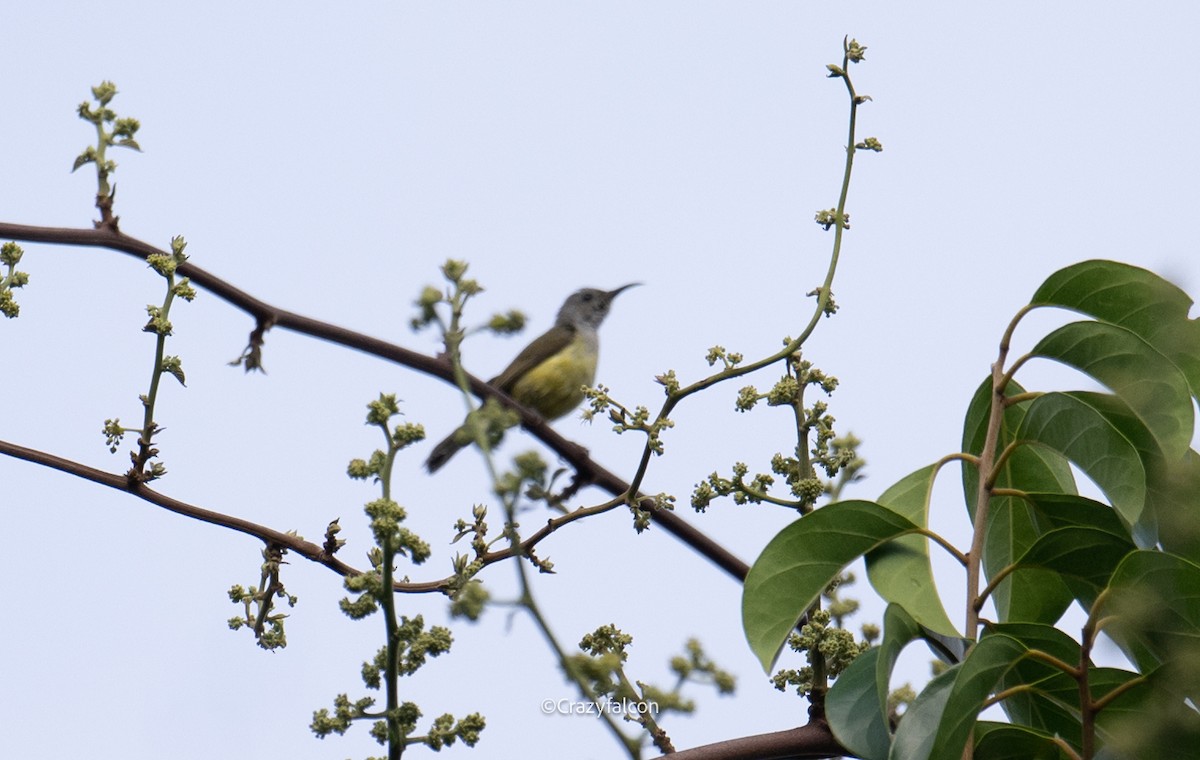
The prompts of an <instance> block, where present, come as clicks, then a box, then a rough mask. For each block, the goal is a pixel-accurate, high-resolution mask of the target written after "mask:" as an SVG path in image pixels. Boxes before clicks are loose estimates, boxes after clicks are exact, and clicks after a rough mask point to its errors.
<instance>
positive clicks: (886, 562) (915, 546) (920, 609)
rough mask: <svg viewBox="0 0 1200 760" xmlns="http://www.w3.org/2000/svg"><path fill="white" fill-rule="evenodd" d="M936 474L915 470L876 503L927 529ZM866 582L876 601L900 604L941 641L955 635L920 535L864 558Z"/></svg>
mask: <svg viewBox="0 0 1200 760" xmlns="http://www.w3.org/2000/svg"><path fill="white" fill-rule="evenodd" d="M935 475H936V470H935V467H934V466H933V465H930V466H928V467H924V468H922V469H920V470H917V471H916V472H914V473H912V474H910V475H908V476H907V477H905V478H903V479H902V480H900V481H899V482H898V483H896V484H895V485H893V486H892V487H891V488H889V489H888V490H887V491H885V492H884V493H883V495H881V496H880V497H879V503H880V504H882V505H883V506H885V507H887V508H888V509H890V510H892V511H893V512H896V513H897V514H900V515H903V516H904V517H906V518H908V520H909V521H911V522H912V523H913V524H915V525H920V526H927V525H928V524H929V499H930V496H931V494H932V491H933V481H934V476H935ZM938 550H939V551H941V549H940V548H939V549H938ZM867 577H868V578H869V579H870V581H871V585H872V586H873V587H874V588H875V590H876V591H877V592H878V593H879V595H880V596H881V597H883V598H884V599H885V600H887V601H889V602H893V603H895V604H899V605H900V606H901V607H903V608H904V609H905V610H907V611H908V612H909V614H911V615H912V616H913V617H914V618H915V619H916V620H917V622H919V623H920V624H921V625H923V626H925V627H926V628H929V629H931V630H934V631H937V632H938V633H941V634H943V635H945V636H958V635H959V633H958V631H957V629H955V627H954V624H953V623H952V622H950V618H949V616H948V615H947V614H946V608H945V607H944V606H943V605H942V600H941V597H940V596H939V595H938V590H937V582H936V579H935V578H934V575H933V566H932V565H931V563H930V559H929V539H928V538H926V537H925V536H922V535H909V536H904V537H903V538H898V539H896V540H894V541H889V542H888V543H886V544H884V545H883V546H881V547H879V548H878V549H875V550H874V551H872V552H870V553H868V554H867Z"/></svg>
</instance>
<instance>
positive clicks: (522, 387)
mask: <svg viewBox="0 0 1200 760" xmlns="http://www.w3.org/2000/svg"><path fill="white" fill-rule="evenodd" d="M596 359H597V355H596V351H594V350H593V351H589V350H588V346H587V345H586V343H585V341H583V340H576V341H574V342H573V343H572V344H571V345H569V346H567V348H565V349H564V350H562V351H560V352H558V353H557V354H556V355H554V356H552V357H550V358H549V359H547V360H546V361H544V362H542V363H541V364H539V365H538V366H536V367H534V368H533V369H531V370H529V372H526V373H525V375H524V376H523V377H521V379H520V380H518V381H517V382H516V383H515V384H514V385H513V388H512V394H511V395H512V397H513V398H515V399H516V400H517V401H519V402H521V403H522V404H524V405H525V406H528V407H530V408H531V409H536V410H537V412H538V414H540V415H542V416H543V417H545V418H546V419H548V420H553V419H557V418H559V417H562V416H563V415H564V414H566V413H568V412H570V411H571V410H572V409H574V408H575V407H577V406H579V403H580V402H581V401H583V386H585V385H591V384H592V383H594V382H595V381H596Z"/></svg>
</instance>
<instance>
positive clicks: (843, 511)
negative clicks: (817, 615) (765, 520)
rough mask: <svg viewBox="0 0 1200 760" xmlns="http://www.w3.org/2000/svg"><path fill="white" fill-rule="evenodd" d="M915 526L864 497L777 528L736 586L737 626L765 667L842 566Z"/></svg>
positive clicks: (841, 503) (771, 662)
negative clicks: (739, 600) (738, 587)
mask: <svg viewBox="0 0 1200 760" xmlns="http://www.w3.org/2000/svg"><path fill="white" fill-rule="evenodd" d="M915 530H918V526H916V525H914V524H913V523H912V522H911V521H910V520H908V519H906V518H904V517H903V516H901V515H898V514H896V513H895V512H893V511H892V510H890V509H887V508H886V507H882V506H880V505H878V504H875V503H874V502H869V501H840V502H837V503H835V504H830V505H828V506H826V507H822V508H821V509H818V510H816V511H814V512H812V513H811V514H808V515H805V516H804V517H801V518H800V519H799V520H796V521H795V522H793V523H792V524H791V525H788V526H787V527H786V528H784V529H783V530H781V531H780V532H779V533H778V534H777V535H776V536H775V538H773V539H771V541H770V543H768V544H767V546H766V547H765V548H764V549H763V551H762V554H760V555H759V556H758V559H757V560H755V561H754V566H753V567H751V568H750V572H749V574H747V576H746V581H745V583H744V584H743V586H742V627H743V628H744V630H745V631H746V639H747V641H748V642H749V643H750V648H751V650H752V651H753V652H754V654H755V655H756V656H757V657H758V660H759V662H760V663H762V666H763V670H766V671H770V669H771V665H772V664H773V663H774V662H775V658H776V657H777V656H778V654H779V650H780V648H781V647H782V646H783V643H784V641H786V640H787V636H788V634H789V633H790V632H791V630H792V628H794V627H795V625H796V623H797V621H799V620H800V616H801V615H803V614H804V611H805V610H807V609H808V608H809V607H810V606H812V603H813V602H815V601H816V600H817V597H819V596H820V594H821V592H822V591H823V590H825V588H826V587H828V586H829V584H830V583H831V582H832V581H833V580H834V578H836V577H837V576H838V574H839V573H841V572H842V569H843V568H845V567H846V565H848V564H850V563H851V562H853V561H854V560H856V559H858V558H859V557H861V556H862V555H863V554H866V553H867V552H869V551H871V550H872V549H874V548H876V547H877V546H879V545H880V544H882V543H884V542H886V541H890V540H891V539H893V538H897V537H899V536H902V535H904V534H906V533H911V532H913V531H915Z"/></svg>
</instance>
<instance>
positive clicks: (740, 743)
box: [670, 720, 846, 760]
mask: <svg viewBox="0 0 1200 760" xmlns="http://www.w3.org/2000/svg"><path fill="white" fill-rule="evenodd" d="M845 754H846V749H845V748H844V747H842V746H841V745H840V744H838V742H837V739H835V738H834V737H833V732H832V731H830V730H829V726H828V725H827V724H826V723H825V722H824V721H820V720H818V721H813V722H811V723H808V724H807V725H804V726H800V727H799V728H791V729H788V730H786V731H774V732H772V733H769V734H758V735H756V736H743V737H741V738H738V739H730V740H728V741H723V742H716V743H715V744H705V745H704V746H701V747H693V748H692V749H685V750H683V751H681V752H676V753H674V754H672V755H670V757H671V760H817V758H827V757H839V756H842V755H845Z"/></svg>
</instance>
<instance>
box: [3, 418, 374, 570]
mask: <svg viewBox="0 0 1200 760" xmlns="http://www.w3.org/2000/svg"><path fill="white" fill-rule="evenodd" d="M0 454H4V455H6V456H10V457H13V458H14V459H24V460H25V461H26V462H33V463H34V464H40V465H43V466H45V467H50V468H51V469H55V470H58V471H60V472H65V473H67V474H69V475H75V476H77V477H80V478H83V479H84V480H90V481H92V482H93V483H98V484H100V485H102V486H108V487H109V488H115V489H117V490H118V491H124V492H125V493H130V494H133V495H134V496H137V497H138V498H139V499H144V500H145V501H148V502H150V503H151V504H156V505H158V506H160V507H162V508H163V509H167V510H170V511H172V512H175V513H176V514H180V515H184V516H185V517H190V518H192V519H194V520H200V521H201V522H206V523H209V524H211V525H219V526H221V527H222V528H229V529H230V530H236V531H238V532H239V533H245V534H246V535H248V536H253V537H255V538H259V539H262V540H263V541H265V542H267V543H270V544H278V545H280V546H282V547H284V548H286V549H287V550H288V551H290V552H294V553H295V554H298V555H300V556H301V557H304V558H305V559H310V560H312V561H313V562H317V563H319V564H322V565H325V566H326V567H328V568H330V569H331V570H333V571H334V572H336V573H338V574H339V575H358V574H359V573H361V572H362V571H360V570H357V569H355V568H353V567H351V566H350V565H347V564H346V563H345V562H342V561H341V560H340V559H337V558H336V557H334V556H333V555H331V554H329V553H328V552H326V551H325V550H324V549H322V548H321V547H320V546H318V545H317V544H314V543H313V542H311V541H305V540H304V539H302V538H299V537H297V536H293V535H289V534H287V533H281V532H279V531H277V530H275V529H273V528H268V527H266V526H265V525H259V524H258V523H253V522H250V521H249V520H243V519H242V518H240V517H233V516H231V515H226V514H222V513H220V512H214V511H212V510H210V509H204V508H203V507H197V506H194V505H192V504H188V503H187V502H183V501H180V500H178V499H173V498H171V497H170V496H166V495H165V494H161V493H159V492H158V491H155V490H153V489H151V488H148V487H146V486H145V485H143V484H142V483H141V482H139V481H136V480H132V479H130V478H128V477H126V476H125V475H117V474H115V473H111V472H105V471H104V470H98V469H96V468H95V467H89V466H87V465H86V464H80V463H79V462H73V461H71V460H69V459H63V458H62V457H58V456H55V455H53V454H47V453H45V452H44V451H37V450H36V449H28V448H25V447H24V446H18V445H17V444H15V443H9V442H8V441H0Z"/></svg>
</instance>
